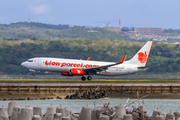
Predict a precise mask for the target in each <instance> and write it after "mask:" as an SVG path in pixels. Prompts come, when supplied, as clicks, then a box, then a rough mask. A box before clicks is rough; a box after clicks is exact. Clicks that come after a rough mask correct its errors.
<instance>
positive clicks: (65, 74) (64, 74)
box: [61, 72, 73, 76]
mask: <svg viewBox="0 0 180 120" xmlns="http://www.w3.org/2000/svg"><path fill="white" fill-rule="evenodd" d="M61 75H62V76H73V75H70V74H69V73H65V72H63V73H61Z"/></svg>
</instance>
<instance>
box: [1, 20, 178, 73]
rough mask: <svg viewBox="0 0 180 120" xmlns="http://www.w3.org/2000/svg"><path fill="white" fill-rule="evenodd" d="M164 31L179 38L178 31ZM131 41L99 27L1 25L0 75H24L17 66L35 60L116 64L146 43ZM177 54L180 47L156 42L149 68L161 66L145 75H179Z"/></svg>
mask: <svg viewBox="0 0 180 120" xmlns="http://www.w3.org/2000/svg"><path fill="white" fill-rule="evenodd" d="M164 32H165V33H172V34H177V35H180V30H173V29H166V30H164ZM123 40H126V41H123ZM127 40H128V41H127ZM130 41H133V40H131V39H129V37H127V36H124V37H122V36H120V35H119V34H117V33H114V32H110V31H107V30H104V29H101V28H91V27H84V26H69V25H51V24H43V23H35V22H30V23H28V22H18V23H13V24H8V25H7V24H0V66H1V67H0V74H27V73H29V71H28V69H26V68H24V67H22V66H21V65H20V64H21V63H22V62H23V61H25V60H27V59H29V58H34V57H58V58H72V59H87V58H88V57H91V60H97V61H119V60H120V59H121V58H122V57H123V56H124V55H125V54H127V59H130V58H131V57H133V55H134V54H135V53H136V52H137V51H138V50H139V49H140V48H141V47H142V46H143V45H144V44H145V41H147V40H145V39H143V40H141V42H140V41H139V42H137V41H134V42H130ZM168 42H175V41H173V40H168ZM179 51H180V46H179V45H175V44H164V43H155V44H154V45H153V48H152V52H151V55H150V58H149V61H148V65H158V64H160V66H156V67H151V68H149V69H148V70H147V72H144V74H178V73H180V52H179Z"/></svg>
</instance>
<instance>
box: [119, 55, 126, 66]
mask: <svg viewBox="0 0 180 120" xmlns="http://www.w3.org/2000/svg"><path fill="white" fill-rule="evenodd" d="M126 56H127V54H125V55H124V57H123V59H122V60H121V61H120V62H118V64H122V63H123V62H124V60H125V59H126Z"/></svg>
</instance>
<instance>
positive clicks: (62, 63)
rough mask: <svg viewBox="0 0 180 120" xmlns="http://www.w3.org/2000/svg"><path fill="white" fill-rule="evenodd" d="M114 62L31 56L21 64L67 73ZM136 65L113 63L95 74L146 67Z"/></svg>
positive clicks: (111, 73) (114, 74) (119, 72)
mask: <svg viewBox="0 0 180 120" xmlns="http://www.w3.org/2000/svg"><path fill="white" fill-rule="evenodd" d="M113 63H114V62H99V61H87V60H77V59H61V58H45V57H39V58H32V59H29V60H28V61H25V62H23V63H22V64H21V65H22V66H24V67H26V68H28V69H30V70H35V71H47V72H48V71H52V72H60V73H69V72H70V69H72V68H77V69H83V68H92V67H99V66H103V65H108V64H113ZM138 67H141V66H138V65H134V64H128V62H127V61H125V62H124V63H123V64H118V65H114V66H111V67H108V69H107V70H105V71H101V72H97V75H106V76H119V75H127V74H133V73H137V72H139V71H144V70H146V69H138Z"/></svg>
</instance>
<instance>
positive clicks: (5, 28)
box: [0, 22, 128, 40]
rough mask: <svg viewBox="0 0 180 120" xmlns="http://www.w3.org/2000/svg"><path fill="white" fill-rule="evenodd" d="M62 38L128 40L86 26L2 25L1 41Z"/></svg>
mask: <svg viewBox="0 0 180 120" xmlns="http://www.w3.org/2000/svg"><path fill="white" fill-rule="evenodd" d="M62 38H86V39H91V40H101V39H109V40H116V39H128V37H126V36H123V37H122V36H120V35H119V34H117V33H115V32H111V31H108V30H105V29H103V28H92V27H85V26H69V25H51V24H44V23H35V22H18V23H12V24H8V25H7V24H0V39H9V40H12V39H14V40H22V39H33V40H37V39H38V40H56V39H62Z"/></svg>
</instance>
